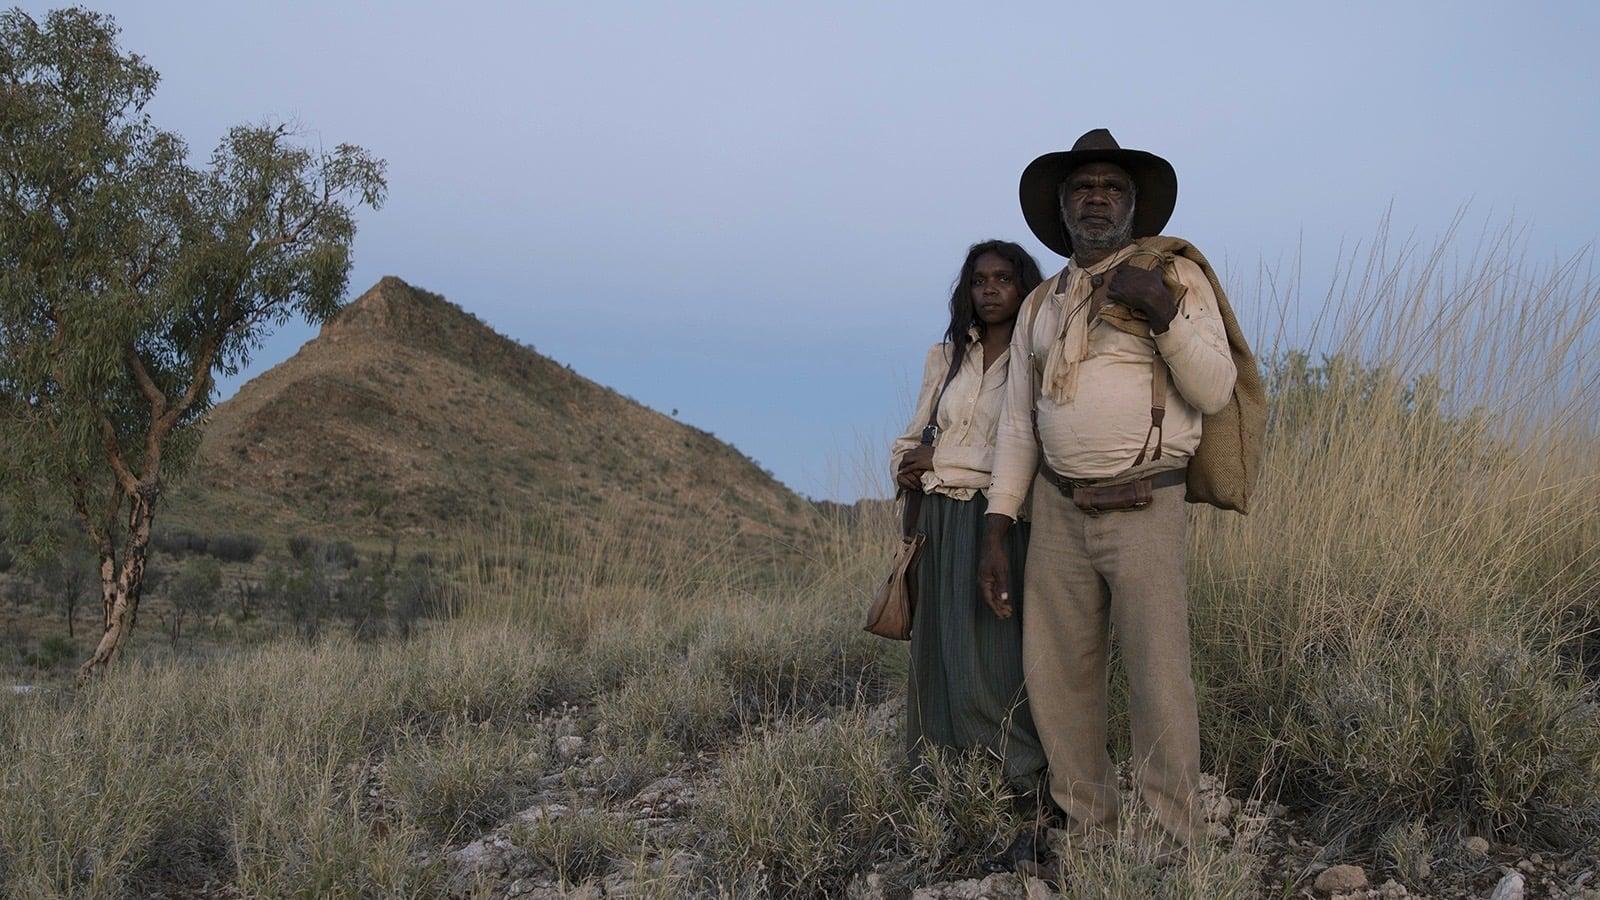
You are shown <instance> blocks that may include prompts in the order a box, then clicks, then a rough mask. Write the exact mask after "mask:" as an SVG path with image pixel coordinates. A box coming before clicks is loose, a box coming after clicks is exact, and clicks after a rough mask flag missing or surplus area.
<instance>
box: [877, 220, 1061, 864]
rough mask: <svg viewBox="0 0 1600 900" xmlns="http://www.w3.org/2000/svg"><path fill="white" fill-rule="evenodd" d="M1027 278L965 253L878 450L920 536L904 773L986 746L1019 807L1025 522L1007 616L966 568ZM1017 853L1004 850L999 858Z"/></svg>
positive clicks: (1015, 533)
mask: <svg viewBox="0 0 1600 900" xmlns="http://www.w3.org/2000/svg"><path fill="white" fill-rule="evenodd" d="M1039 281H1040V275H1039V266H1038V264H1037V263H1035V262H1034V260H1033V257H1031V256H1029V255H1028V253H1027V251H1026V250H1023V249H1022V248H1021V247H1019V246H1017V245H1016V244H1013V243H1010V242H1008V241H984V242H983V243H980V244H974V245H973V246H972V248H971V249H970V250H968V251H967V258H966V262H964V263H962V266H961V275H960V277H958V278H957V279H956V283H955V288H954V290H953V291H952V292H951V294H950V327H949V328H948V329H946V331H945V339H944V340H943V341H942V342H940V343H938V344H935V345H934V346H933V348H932V349H930V350H929V351H928V357H927V363H926V365H925V366H924V367H923V373H922V390H921V392H920V393H919V394H918V397H917V408H916V412H915V413H913V414H912V416H911V423H910V424H909V425H908V426H907V427H906V430H905V433H904V434H902V435H900V437H898V438H896V439H895V442H894V446H893V449H892V451H891V454H890V457H891V462H890V465H891V469H892V471H893V472H894V476H895V483H896V484H897V485H898V486H899V487H900V488H901V489H902V490H903V491H921V492H922V493H923V498H922V501H921V502H922V508H921V512H920V515H919V518H918V524H917V527H918V530H920V531H921V532H922V533H923V534H925V535H926V536H927V543H926V544H925V545H924V547H923V550H922V558H921V571H920V573H919V576H918V590H917V610H916V616H915V619H914V620H913V627H912V633H911V677H910V685H909V689H908V692H907V697H906V740H907V752H908V753H909V755H910V756H911V760H912V764H913V765H916V764H918V763H919V762H920V760H921V758H922V756H923V755H924V754H925V753H927V752H929V751H930V750H932V749H934V748H950V749H955V750H958V751H962V750H971V749H980V748H981V749H984V750H987V751H989V752H990V753H991V754H993V755H994V756H995V757H996V758H998V759H1000V760H1001V761H1002V763H1003V766H1004V771H1005V776H1006V779H1007V780H1008V782H1009V783H1010V784H1011V785H1012V787H1013V788H1014V789H1015V790H1016V791H1017V792H1018V794H1019V795H1020V797H1021V798H1022V799H1023V800H1025V801H1026V803H1027V804H1028V808H1029V809H1030V810H1032V809H1034V804H1035V802H1036V797H1037V789H1038V788H1039V786H1040V783H1041V774H1042V771H1043V769H1044V765H1045V757H1044V751H1043V749H1041V747H1040V745H1039V736H1038V734H1037V733H1036V732H1035V730H1034V726H1033V719H1032V717H1031V716H1030V715H1029V713H1028V704H1027V696H1026V694H1025V693H1024V691H1023V685H1022V621H1021V616H1022V615H1026V612H1025V610H1024V608H1023V606H1022V602H1023V601H1022V599H1021V598H1022V569H1023V558H1024V556H1025V555H1026V549H1027V536H1028V528H1027V524H1026V523H1024V522H1018V523H1017V525H1016V527H1014V528H1012V529H1011V533H1010V534H1011V536H1010V540H1011V545H1010V548H1009V549H1010V552H1011V573H1012V578H1013V579H1014V580H1013V583H1012V585H1011V596H1012V597H1014V598H1019V599H1017V600H1015V601H1013V604H1014V607H1013V608H1015V609H1016V610H1017V612H1018V615H1013V616H1012V617H1010V618H1008V619H999V618H996V616H995V615H994V613H993V612H991V611H990V610H989V608H988V607H987V606H985V605H984V604H983V602H982V601H981V600H980V599H979V596H978V576H977V567H978V557H979V550H980V546H981V540H982V536H983V535H982V532H983V516H984V511H985V510H986V509H987V507H988V502H987V501H986V500H985V498H984V495H983V491H984V490H985V489H986V488H988V486H989V474H990V469H991V466H992V463H993V457H994V441H995V430H996V427H997V426H998V424H999V418H1000V409H1001V405H1002V398H1003V397H1004V396H1005V385H1006V376H1007V369H1008V361H1009V359H1010V345H1011V329H1012V326H1013V325H1014V324H1015V323H1016V319H1017V312H1018V310H1019V309H1020V308H1021V306H1022V301H1023V298H1025V297H1026V296H1027V295H1028V292H1029V291H1031V290H1033V288H1034V287H1035V286H1036V285H1038V284H1039ZM930 420H932V421H933V422H934V423H935V424H936V426H937V436H936V437H935V439H934V442H933V444H932V445H931V446H929V445H927V444H925V443H923V442H922V437H923V430H924V427H925V426H927V425H928V424H929V421H930ZM1037 802H1042V801H1037ZM1025 832H1031V829H1025ZM1021 841H1022V838H1021V837H1020V836H1019V839H1018V843H1020V842H1021ZM1030 843H1031V840H1030ZM1023 849H1029V848H1019V847H1018V846H1017V844H1016V843H1014V844H1013V847H1012V848H1011V850H1008V851H1007V852H1008V854H1014V853H1015V852H1017V851H1019V850H1023Z"/></svg>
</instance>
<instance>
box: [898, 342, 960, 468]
mask: <svg viewBox="0 0 1600 900" xmlns="http://www.w3.org/2000/svg"><path fill="white" fill-rule="evenodd" d="M948 366H949V362H948V360H947V357H946V355H945V345H944V344H934V345H933V346H932V347H930V348H929V349H928V357H927V359H925V360H924V361H923V363H922V387H920V388H919V389H918V390H917V407H916V409H914V410H912V412H911V423H910V424H908V425H907V426H906V429H905V431H903V432H901V433H900V436H899V437H897V438H895V439H894V442H893V443H892V444H890V445H889V483H890V484H891V485H893V484H894V483H895V480H896V479H897V478H898V477H899V476H900V460H901V459H904V458H905V455H906V454H907V453H909V452H911V451H912V450H915V449H916V448H917V445H918V444H921V443H922V429H923V427H924V426H926V425H927V424H928V417H929V416H931V415H933V395H934V393H935V392H936V391H937V390H938V389H939V384H940V381H941V378H942V376H943V375H944V372H945V370H946V369H947V368H948Z"/></svg>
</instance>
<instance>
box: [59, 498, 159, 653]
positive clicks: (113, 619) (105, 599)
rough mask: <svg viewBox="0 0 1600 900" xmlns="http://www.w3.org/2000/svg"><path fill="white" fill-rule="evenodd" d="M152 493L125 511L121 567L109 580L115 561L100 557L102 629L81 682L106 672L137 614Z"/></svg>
mask: <svg viewBox="0 0 1600 900" xmlns="http://www.w3.org/2000/svg"><path fill="white" fill-rule="evenodd" d="M155 493H156V492H155V491H153V490H152V491H150V492H149V493H148V494H146V495H145V496H139V497H135V498H134V499H133V508H132V509H130V510H129V511H128V543H127V546H126V547H124V548H123V553H122V567H121V571H117V576H116V578H115V580H111V581H108V580H107V578H106V575H107V574H108V573H109V572H112V571H115V570H116V565H115V564H114V563H113V562H112V561H111V560H109V559H107V558H106V557H105V556H104V554H102V556H101V558H100V576H101V585H100V593H101V600H102V603H103V604H104V608H105V630H104V631H103V632H101V634H100V642H99V643H98V644H96V645H95V648H94V653H93V654H92V655H91V656H90V657H89V658H88V659H86V660H84V662H83V665H81V666H79V667H78V682H79V683H80V684H81V683H83V682H86V681H88V680H90V679H91V678H95V677H97V676H100V675H104V674H105V671H106V669H107V668H108V667H109V666H110V665H111V663H112V662H114V661H115V660H116V658H117V656H118V654H120V653H121V652H122V647H123V644H125V643H126V642H127V640H128V634H129V633H130V632H131V631H132V630H133V623H134V620H135V619H136V618H137V617H138V614H139V596H140V593H141V591H143V590H144V567H145V559H146V556H147V555H148V553H149V549H150V522H151V519H152V513H153V512H154V510H153V508H152V507H153V503H152V501H153V499H154V497H153V495H154V494H155Z"/></svg>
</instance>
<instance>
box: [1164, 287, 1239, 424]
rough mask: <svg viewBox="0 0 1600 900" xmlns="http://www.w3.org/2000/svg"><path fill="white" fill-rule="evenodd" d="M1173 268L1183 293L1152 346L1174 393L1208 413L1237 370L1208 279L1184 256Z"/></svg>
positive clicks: (1229, 389)
mask: <svg viewBox="0 0 1600 900" xmlns="http://www.w3.org/2000/svg"><path fill="white" fill-rule="evenodd" d="M1177 269H1178V280H1179V281H1180V282H1182V284H1183V286H1184V288H1185V290H1184V295H1183V297H1182V302H1181V304H1180V307H1179V310H1178V315H1177V316H1175V317H1174V318H1173V320H1172V324H1171V325H1169V326H1168V327H1167V330H1166V331H1164V332H1162V333H1161V334H1158V335H1156V336H1155V341H1156V346H1157V347H1159V348H1160V349H1161V356H1162V358H1163V359H1165V360H1166V361H1167V367H1168V368H1169V369H1171V371H1172V382H1173V384H1174V385H1175V386H1176V387H1177V389H1178V393H1180V394H1182V395H1183V399H1185V400H1187V401H1189V405H1190V406H1193V407H1194V408H1195V409H1198V410H1199V411H1200V412H1201V413H1203V414H1205V415H1211V414H1212V413H1214V412H1218V411H1219V410H1221V409H1222V408H1223V407H1224V406H1227V405H1228V399H1229V398H1230V397H1232V396H1233V382H1234V379H1235V378H1236V377H1237V376H1238V371H1237V370H1236V369H1235V368H1234V365H1233V354H1232V353H1231V352H1229V350H1228V333H1227V329H1226V328H1225V327H1224V326H1223V324H1222V314H1221V312H1219V311H1218V309H1217V295H1216V292H1215V291H1213V290H1212V289H1211V282H1210V280H1209V279H1207V278H1206V276H1205V273H1204V272H1202V271H1200V267H1199V266H1198V265H1195V264H1194V263H1193V262H1191V261H1189V260H1187V259H1183V258H1181V257H1180V258H1179V259H1178V260H1177Z"/></svg>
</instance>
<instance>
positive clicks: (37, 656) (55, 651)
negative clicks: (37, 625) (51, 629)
mask: <svg viewBox="0 0 1600 900" xmlns="http://www.w3.org/2000/svg"><path fill="white" fill-rule="evenodd" d="M77 657H78V645H77V643H76V642H75V641H73V640H72V638H70V637H67V636H65V635H60V634H52V635H49V636H48V637H45V638H44V639H42V640H40V641H39V647H38V649H37V650H35V651H34V652H33V653H32V654H31V655H30V657H29V662H30V663H32V665H33V666H34V668H37V669H43V670H44V671H47V672H48V671H51V670H53V669H56V668H59V667H61V666H65V665H67V664H69V663H71V662H73V661H74V660H76V659H77Z"/></svg>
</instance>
